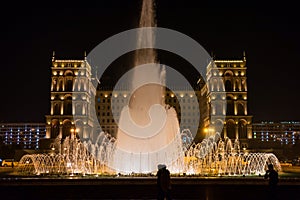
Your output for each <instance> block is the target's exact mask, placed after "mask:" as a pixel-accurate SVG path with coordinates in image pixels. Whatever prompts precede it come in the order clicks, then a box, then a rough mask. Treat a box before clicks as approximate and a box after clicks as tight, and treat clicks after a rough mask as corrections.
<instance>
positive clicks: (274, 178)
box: [264, 164, 278, 199]
mask: <svg viewBox="0 0 300 200" xmlns="http://www.w3.org/2000/svg"><path fill="white" fill-rule="evenodd" d="M264 178H265V179H269V191H268V192H269V199H276V188H277V184H278V173H277V171H275V170H274V167H273V165H272V164H269V165H268V170H267V171H266V174H265V176H264Z"/></svg>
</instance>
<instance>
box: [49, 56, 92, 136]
mask: <svg viewBox="0 0 300 200" xmlns="http://www.w3.org/2000/svg"><path fill="white" fill-rule="evenodd" d="M95 94H96V88H95V87H94V85H93V84H92V82H91V66H90V65H89V63H88V62H87V60H86V55H84V59H83V60H58V59H56V58H55V55H54V53H53V57H52V66H51V97H50V98H51V100H50V102H51V110H50V115H46V137H47V138H51V139H54V138H57V137H59V138H62V139H64V138H65V137H67V136H71V137H74V136H76V137H80V138H81V139H88V138H89V137H92V136H93V127H94V119H93V117H91V116H92V115H91V114H92V112H93V110H94V105H92V104H93V102H94V100H93V99H91V98H94V97H95Z"/></svg>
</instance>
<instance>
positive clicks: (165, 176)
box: [156, 164, 172, 200]
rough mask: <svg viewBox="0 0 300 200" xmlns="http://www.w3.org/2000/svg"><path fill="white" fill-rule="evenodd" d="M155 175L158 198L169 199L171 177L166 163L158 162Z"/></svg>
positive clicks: (159, 199) (160, 199) (161, 199)
mask: <svg viewBox="0 0 300 200" xmlns="http://www.w3.org/2000/svg"><path fill="white" fill-rule="evenodd" d="M156 176H157V189H158V196H157V199H158V200H163V199H164V198H166V199H167V200H171V199H172V198H171V178H170V171H169V170H168V169H167V166H166V165H162V164H159V165H158V172H157V174H156Z"/></svg>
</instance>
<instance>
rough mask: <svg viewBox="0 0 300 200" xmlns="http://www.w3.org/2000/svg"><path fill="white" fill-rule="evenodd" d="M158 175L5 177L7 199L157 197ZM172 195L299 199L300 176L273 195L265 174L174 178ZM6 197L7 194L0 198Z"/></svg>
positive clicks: (0, 190)
mask: <svg viewBox="0 0 300 200" xmlns="http://www.w3.org/2000/svg"><path fill="white" fill-rule="evenodd" d="M155 183H156V179H155V177H149V178H148V177H145V178H130V177H129V178H124V177H119V178H117V177H116V178H97V179H95V178H93V179H88V178H83V179H82V178H76V177H75V178H73V179H61V178H55V179H54V178H38V179H36V178H9V177H7V178H2V179H1V180H0V194H1V197H5V199H156V194H157V190H156V185H155ZM172 186H173V187H172V196H173V199H185V200H188V199H201V200H202V199H203V200H223V199H226V200H227V199H228V200H248V199H249V200H260V199H261V200H268V199H284V200H290V199H295V200H296V199H299V197H300V193H299V192H300V181H299V179H292V178H289V179H281V180H280V183H279V185H278V188H277V191H276V193H273V195H274V196H276V197H273V196H272V197H270V194H269V193H268V187H267V182H266V180H264V179H263V178H262V177H256V178H248V177H240V178H228V177H227V178H226V177H222V178H204V177H202V178H172ZM1 199H4V198H1Z"/></svg>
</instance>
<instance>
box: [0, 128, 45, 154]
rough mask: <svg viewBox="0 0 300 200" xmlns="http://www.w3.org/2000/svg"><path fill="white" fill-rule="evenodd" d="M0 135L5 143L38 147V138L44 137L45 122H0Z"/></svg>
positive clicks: (21, 146) (30, 147)
mask: <svg viewBox="0 0 300 200" xmlns="http://www.w3.org/2000/svg"><path fill="white" fill-rule="evenodd" d="M0 137H1V140H2V142H3V144H5V145H16V146H19V147H20V148H21V149H39V143H40V140H41V139H44V138H45V137H46V126H45V123H0Z"/></svg>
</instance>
